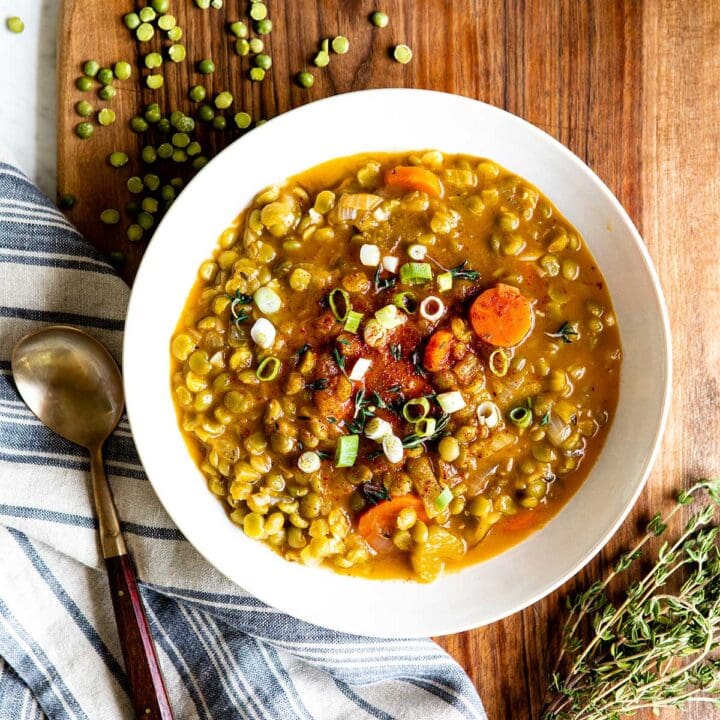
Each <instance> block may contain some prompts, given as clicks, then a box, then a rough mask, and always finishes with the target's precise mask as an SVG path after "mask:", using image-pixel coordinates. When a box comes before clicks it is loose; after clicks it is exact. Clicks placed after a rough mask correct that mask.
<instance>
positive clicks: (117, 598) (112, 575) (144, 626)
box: [105, 555, 173, 720]
mask: <svg viewBox="0 0 720 720" xmlns="http://www.w3.org/2000/svg"><path fill="white" fill-rule="evenodd" d="M105 566H106V567H107V572H108V579H109V581H110V593H111V595H112V602H113V608H114V610H115V620H116V621H117V626H118V633H119V635H120V645H121V647H122V654H123V658H124V660H125V670H126V672H127V676H128V680H129V681H130V693H131V695H132V702H133V706H134V708H135V715H136V717H137V718H141V719H142V720H146V718H147V720H173V714H172V709H171V708H170V700H169V699H168V695H167V690H166V689H165V683H164V682H163V676H162V672H161V671H160V663H159V662H158V659H157V655H156V654H155V645H154V644H153V639H152V635H151V634H150V627H149V626H148V621H147V617H146V615H145V608H144V607H143V603H142V598H141V597H140V592H139V590H138V586H137V581H136V579H135V569H134V568H133V564H132V560H131V559H130V556H129V555H117V556H115V557H110V558H106V560H105Z"/></svg>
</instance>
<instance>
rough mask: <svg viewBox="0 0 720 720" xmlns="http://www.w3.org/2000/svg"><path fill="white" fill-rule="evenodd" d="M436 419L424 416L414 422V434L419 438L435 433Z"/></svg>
mask: <svg viewBox="0 0 720 720" xmlns="http://www.w3.org/2000/svg"><path fill="white" fill-rule="evenodd" d="M436 426H437V420H435V418H431V417H426V418H423V419H422V420H418V421H417V422H416V423H415V435H417V436H418V437H421V438H425V437H430V436H431V435H433V434H434V433H435V428H436Z"/></svg>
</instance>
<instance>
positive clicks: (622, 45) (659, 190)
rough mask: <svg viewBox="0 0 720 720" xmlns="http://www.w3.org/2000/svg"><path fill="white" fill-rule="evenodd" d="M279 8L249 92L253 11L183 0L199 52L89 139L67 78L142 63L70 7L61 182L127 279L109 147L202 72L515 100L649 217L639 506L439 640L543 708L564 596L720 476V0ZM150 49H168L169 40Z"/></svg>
mask: <svg viewBox="0 0 720 720" xmlns="http://www.w3.org/2000/svg"><path fill="white" fill-rule="evenodd" d="M269 5H270V10H271V18H272V21H273V24H274V27H275V30H274V32H273V33H272V35H271V36H270V39H269V43H268V44H269V47H270V53H271V55H272V58H273V63H274V64H273V68H272V71H271V72H270V73H269V74H268V78H267V79H266V81H265V82H264V83H262V84H256V83H250V82H249V81H248V80H247V78H246V73H247V68H248V67H249V64H248V59H247V58H242V59H241V58H239V57H237V56H236V55H234V53H233V52H232V42H231V41H230V39H229V38H228V37H227V35H226V34H225V33H224V32H223V23H224V22H226V21H228V20H235V19H238V18H241V17H243V16H244V15H245V13H246V10H247V7H246V4H245V3H244V2H240V1H239V0H225V6H226V7H225V9H223V10H221V11H215V10H208V11H201V10H199V9H197V8H196V7H195V6H194V5H193V3H192V2H191V1H190V0H172V6H173V13H174V14H175V15H176V16H177V17H178V20H179V23H180V25H181V26H182V27H183V29H184V30H185V36H184V40H183V42H185V44H186V45H187V48H188V58H189V60H190V61H188V62H185V63H182V64H180V65H178V66H173V67H170V68H167V72H166V84H165V87H164V88H163V90H162V91H159V92H152V91H149V90H147V89H143V86H142V84H141V82H140V81H139V79H138V77H137V73H136V76H135V77H134V79H133V80H132V81H129V82H126V83H120V84H119V85H118V87H119V93H118V97H117V98H116V99H115V100H114V101H113V102H112V103H110V104H111V106H112V107H113V108H114V109H115V110H116V111H117V112H118V117H119V118H120V120H119V122H118V123H116V124H115V125H114V126H112V127H111V128H97V130H96V133H95V135H94V137H93V138H92V139H91V140H89V141H80V140H79V139H77V138H75V137H74V136H73V133H72V129H73V127H74V125H75V124H76V123H77V122H78V120H79V119H78V118H77V117H75V116H74V115H73V105H74V103H75V102H77V101H78V100H80V99H81V98H82V97H83V93H80V92H79V91H77V90H75V88H74V84H73V83H74V80H75V78H76V77H77V75H78V73H79V66H80V63H81V62H82V61H83V60H85V59H87V58H88V57H90V56H92V57H94V58H97V59H98V60H99V61H101V62H103V63H109V62H111V61H114V60H117V59H121V58H125V59H131V60H133V61H137V60H138V59H139V57H140V55H139V51H138V48H137V45H136V44H134V43H133V42H132V41H131V40H130V38H129V34H128V33H127V32H126V31H125V30H124V28H123V27H122V26H121V25H120V23H119V17H120V15H121V14H122V13H123V12H125V11H127V10H128V9H130V7H131V3H130V2H125V0H123V1H120V0H118V1H117V2H114V3H112V12H110V11H109V6H110V4H109V3H87V2H80V1H79V0H78V2H74V1H73V0H66V1H65V24H64V26H63V27H64V30H63V35H62V37H61V43H60V48H61V56H60V64H59V88H60V95H59V97H60V99H59V102H60V112H59V118H60V120H59V144H58V148H59V149H58V153H59V157H58V163H59V166H58V171H59V172H58V177H59V191H61V192H72V193H74V194H75V195H76V196H77V197H78V199H79V203H78V205H77V207H76V208H75V209H74V210H73V211H72V212H71V213H70V214H69V217H70V218H71V219H72V220H73V221H74V222H75V223H76V224H77V225H78V226H79V227H80V229H81V230H82V231H83V232H84V233H85V234H86V235H87V236H88V237H89V238H90V239H91V240H92V241H93V242H94V243H95V244H96V245H97V246H98V247H100V248H101V249H102V250H104V251H109V250H122V251H125V252H127V254H128V258H127V261H126V264H125V267H124V273H125V276H126V277H127V278H131V277H132V275H133V272H134V270H135V268H136V266H137V262H138V260H139V257H140V255H141V253H142V249H143V248H144V247H145V244H146V243H145V240H143V241H141V242H139V243H135V244H129V243H127V241H125V240H124V239H123V238H124V227H125V226H126V225H127V222H126V220H125V219H123V221H122V223H121V225H120V226H118V227H117V228H106V227H103V226H102V225H101V224H100V223H99V221H98V215H99V212H100V210H102V209H103V208H106V207H123V206H124V204H125V203H126V202H127V200H128V199H129V198H128V196H127V192H126V191H125V190H124V189H123V187H124V182H125V180H126V178H127V177H128V176H129V175H130V174H132V173H134V172H137V171H138V170H139V169H140V168H139V166H136V165H133V166H131V167H127V168H123V169H121V170H115V169H113V168H111V167H109V165H107V163H106V162H105V157H106V156H107V154H108V153H109V152H111V151H112V150H124V151H126V152H128V153H129V154H130V155H131V156H133V157H137V155H138V152H139V149H140V147H141V145H142V142H141V139H140V138H139V137H138V136H135V135H134V134H133V133H131V132H130V131H129V130H128V128H127V120H128V119H129V117H130V116H131V115H133V114H135V113H136V112H137V111H138V110H139V109H140V106H141V104H142V103H147V102H152V101H157V102H159V103H160V104H161V105H162V106H163V108H164V109H166V110H171V109H175V108H180V109H182V110H184V111H185V112H189V111H190V110H191V107H192V105H191V103H190V102H189V101H188V100H187V88H188V87H189V86H190V85H192V84H196V83H202V84H206V85H207V86H208V89H209V90H212V91H219V90H224V89H229V90H230V91H231V92H232V93H233V95H234V96H235V98H236V106H237V107H235V108H234V110H239V109H244V110H247V111H248V112H250V113H251V115H252V116H253V117H254V118H271V117H273V116H275V115H276V114H278V113H281V112H283V111H285V110H288V109H289V108H292V107H295V106H297V105H299V104H302V103H305V102H309V101H311V100H315V99H318V98H321V97H325V96H327V95H333V94H336V93H341V92H347V91H350V90H358V89H362V88H370V87H382V86H394V87H421V88H431V89H436V90H445V91H449V92H456V93H460V94H462V95H468V96H470V97H474V98H478V99H480V100H483V101H485V102H488V103H492V104H494V105H498V106H500V107H503V108H506V109H507V110H509V111H511V112H513V113H516V114H518V115H520V116H521V117H523V118H525V119H527V120H529V121H530V122H532V123H534V124H535V125H537V126H539V127H541V128H542V129H543V130H545V131H547V132H548V133H550V134H551V135H553V136H554V137H556V138H557V139H558V140H560V141H561V142H562V143H564V144H565V145H567V146H568V147H569V148H570V149H571V150H572V151H573V152H575V153H576V154H577V155H579V156H580V157H581V158H582V159H583V160H585V161H586V162H587V163H588V164H589V165H590V167H591V168H592V169H593V170H594V171H595V172H596V173H597V174H598V175H599V176H600V177H601V178H602V179H603V180H604V181H605V182H606V183H607V185H608V186H609V187H610V189H611V190H612V191H613V192H614V193H615V194H616V195H617V197H618V198H619V199H620V201H621V202H622V203H623V205H624V206H625V208H626V209H627V210H628V212H629V213H630V215H631V217H632V218H633V220H634V221H635V223H636V224H637V225H638V227H639V229H640V231H641V233H642V234H643V237H644V239H645V242H646V243H647V245H648V248H649V249H650V253H651V255H652V256H653V259H654V260H655V263H656V265H657V268H658V270H659V273H660V277H661V281H662V284H663V287H664V289H665V293H666V298H667V301H668V305H669V309H670V317H671V323H672V331H673V337H674V361H675V391H674V400H673V406H672V411H671V415H670V422H669V425H668V429H667V432H666V434H665V438H664V443H663V448H662V454H661V458H660V460H659V461H658V463H657V465H656V467H655V470H654V472H653V474H652V477H651V479H650V481H649V484H648V486H647V488H646V489H645V491H644V492H643V494H642V496H641V499H640V501H639V503H638V504H637V506H636V507H635V509H634V510H633V512H632V514H631V515H630V517H629V518H628V520H627V521H626V522H625V523H624V525H623V526H622V528H621V529H620V531H619V532H618V533H617V535H616V536H615V537H614V538H613V540H612V541H611V542H610V543H609V545H608V546H607V547H606V548H605V550H604V551H603V552H602V553H601V554H600V556H598V557H597V558H596V559H595V560H593V562H591V563H590V564H589V565H588V567H587V568H586V569H585V570H584V571H583V572H581V573H580V574H579V575H578V576H577V577H576V578H575V579H573V580H572V581H570V582H569V583H567V584H566V585H565V586H564V587H562V588H561V589H559V590H558V591H557V592H555V593H553V594H552V595H550V596H549V597H547V598H545V599H544V600H542V601H541V602H538V603H536V604H535V605H533V606H532V607H530V608H528V609H527V610H525V611H523V612H520V613H517V614H516V615H514V616H512V617H510V618H508V619H506V620H504V621H502V622H497V623H495V624H494V625H492V626H489V627H486V628H481V629H479V630H475V631H473V632H467V633H462V634H460V635H455V636H450V637H445V638H441V639H439V640H438V641H439V642H440V644H441V645H443V647H445V648H447V650H448V651H449V652H450V653H451V654H452V655H453V656H454V657H455V658H457V660H458V661H459V662H460V663H461V664H462V666H463V667H464V668H465V669H466V670H467V672H468V674H469V675H470V677H471V678H472V680H473V681H474V682H475V683H476V685H477V687H478V690H479V691H480V694H481V696H482V698H483V701H484V703H485V705H486V708H487V711H488V715H489V717H490V718H491V720H505V719H507V720H510V719H512V720H515V719H517V720H523V719H524V718H537V717H538V714H539V710H540V708H541V705H542V700H543V694H544V688H545V684H546V678H547V673H548V669H549V663H550V661H551V659H552V658H553V657H554V655H555V653H556V650H557V641H558V630H559V627H560V624H561V622H562V617H563V609H562V608H563V601H564V597H565V596H566V595H567V594H568V593H570V592H572V591H573V590H574V589H577V588H579V587H581V586H583V585H584V584H587V583H589V582H590V581H591V580H592V579H595V578H597V577H598V575H599V574H600V573H602V572H603V570H604V569H605V568H606V567H607V564H608V562H609V561H610V560H611V558H613V557H614V556H615V554H616V553H617V552H618V550H619V549H621V548H622V547H624V546H625V545H626V544H627V543H628V542H630V541H631V539H632V538H633V537H634V536H635V534H636V529H637V526H638V523H640V522H641V521H642V520H643V519H644V518H647V517H648V516H649V515H650V514H652V512H654V511H655V510H657V509H659V508H661V507H663V506H665V505H666V504H667V503H668V498H669V497H670V496H671V495H672V494H673V493H674V492H675V491H676V490H677V488H678V487H679V486H681V485H682V484H683V483H684V482H687V481H688V480H689V479H690V478H694V477H697V476H700V475H708V474H717V473H718V472H720V446H719V445H720V433H718V432H717V428H718V426H719V425H720V402H719V396H720V388H719V387H718V382H717V379H716V376H717V372H718V368H720V341H718V337H719V336H720V302H719V301H720V264H718V254H719V251H720V239H719V238H720V235H719V234H718V221H719V220H720V212H719V210H718V206H719V204H720V202H719V201H720V186H719V184H720V180H719V179H720V155H719V154H718V140H719V139H720V138H719V137H718V135H719V132H718V126H719V125H720V53H719V52H718V45H719V39H720V3H718V2H717V1H716V0H697V1H696V2H694V3H691V4H688V3H684V2H680V0H646V1H645V2H642V1H641V0H625V1H624V2H623V1H622V0H575V1H573V0H505V1H504V2H494V1H493V0H489V1H487V2H481V1H480V0H444V1H443V0H423V1H422V2H421V1H419V0H417V1H415V2H412V1H410V0H407V1H406V2H400V0H388V1H387V2H383V3H382V4H381V6H380V7H382V9H383V10H385V11H386V12H387V13H388V14H389V16H390V24H389V26H388V27H387V28H384V29H376V28H374V27H373V26H372V25H370V23H369V22H368V20H367V16H368V14H369V13H370V12H371V11H372V10H374V9H376V7H378V6H376V5H375V4H374V3H373V2H371V1H370V0H352V1H350V0H324V1H323V2H316V1H314V0H285V1H284V2H276V3H273V2H272V0H271V2H270V3H269ZM339 33H340V34H343V35H346V36H347V37H348V38H349V39H350V44H351V49H350V52H349V53H348V54H347V55H344V56H333V58H332V61H331V64H330V67H329V68H326V69H325V70H317V71H314V72H315V76H316V82H315V85H314V87H313V88H312V89H311V90H303V89H301V88H298V87H297V86H295V85H293V84H292V82H291V77H292V75H293V74H294V73H295V72H297V71H298V70H301V69H303V68H304V67H305V66H306V65H307V64H308V63H309V60H310V59H311V58H312V56H313V54H314V53H315V51H316V49H317V46H318V42H319V41H320V39H321V38H323V37H327V36H330V37H332V36H334V35H336V34H339ZM398 42H405V43H407V44H409V45H410V46H411V47H412V48H413V50H414V53H415V56H414V59H413V61H412V62H411V63H410V64H409V65H407V66H401V65H399V64H397V63H394V62H393V61H392V60H391V59H390V58H389V54H388V51H389V48H391V47H392V45H393V44H395V43H398ZM149 45H150V46H151V47H152V49H156V48H157V46H159V43H158V42H157V41H156V42H155V43H150V44H149ZM144 51H146V50H144ZM203 57H212V58H213V59H214V60H215V62H216V64H217V66H218V71H217V72H216V73H215V74H214V75H213V76H212V77H210V78H209V79H208V78H203V77H201V76H199V75H197V74H195V73H194V72H193V63H192V62H191V61H193V60H199V59H201V58H203ZM85 95H89V94H85ZM103 104H104V103H103ZM428 112H432V108H428ZM230 126H232V123H230ZM451 132H452V128H451V127H449V128H448V133H451ZM238 135H239V131H237V130H236V129H230V130H228V131H225V132H219V131H213V130H208V129H207V128H205V127H203V128H201V130H200V132H199V139H200V141H201V142H202V144H203V146H206V147H207V148H208V149H209V150H210V151H211V152H210V154H212V153H214V152H215V151H217V150H218V149H219V148H222V147H224V146H225V145H227V144H228V143H229V142H230V141H232V140H233V139H234V138H235V137H237V136H238ZM298 142H302V138H298ZM268 151H269V152H270V151H271V149H270V148H269V149H268ZM239 172H252V168H240V169H239ZM173 174H176V173H174V172H173ZM181 174H184V173H181ZM642 311H643V309H642V308H641V307H639V308H638V312H639V313H641V312H642ZM444 612H448V613H451V612H452V608H446V609H445V610H444ZM717 712H718V711H716V710H710V709H707V708H703V707H695V708H691V709H690V708H689V709H687V710H685V711H683V712H682V713H681V712H679V711H668V712H665V713H664V714H662V717H664V718H676V717H683V718H689V719H693V720H697V719H700V718H703V719H704V718H712V717H718V714H717ZM638 717H640V716H638ZM643 717H646V718H650V717H651V715H650V714H648V715H646V716H643Z"/></svg>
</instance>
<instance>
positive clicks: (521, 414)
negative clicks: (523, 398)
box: [508, 405, 532, 428]
mask: <svg viewBox="0 0 720 720" xmlns="http://www.w3.org/2000/svg"><path fill="white" fill-rule="evenodd" d="M508 417H509V418H510V422H511V423H513V425H517V426H518V427H519V428H528V427H530V424H531V423H532V411H531V410H530V408H527V407H525V406H523V405H519V406H518V407H515V408H513V409H512V410H511V411H510V412H509V413H508Z"/></svg>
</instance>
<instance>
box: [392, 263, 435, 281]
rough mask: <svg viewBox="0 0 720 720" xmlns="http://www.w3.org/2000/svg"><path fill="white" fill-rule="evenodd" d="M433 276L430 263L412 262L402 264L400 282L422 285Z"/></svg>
mask: <svg viewBox="0 0 720 720" xmlns="http://www.w3.org/2000/svg"><path fill="white" fill-rule="evenodd" d="M432 277H433V275H432V268H431V267H430V263H420V262H411V263H405V264H404V265H401V266H400V282H401V283H403V284H405V285H422V284H423V283H426V282H430V281H431V280H432Z"/></svg>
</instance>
